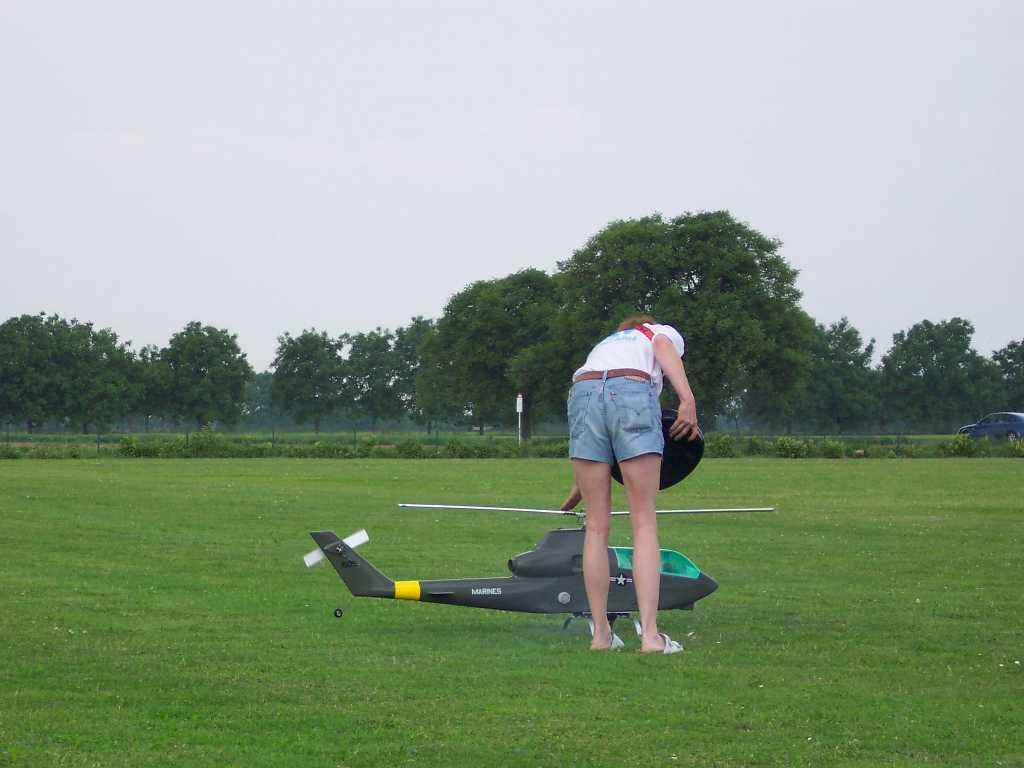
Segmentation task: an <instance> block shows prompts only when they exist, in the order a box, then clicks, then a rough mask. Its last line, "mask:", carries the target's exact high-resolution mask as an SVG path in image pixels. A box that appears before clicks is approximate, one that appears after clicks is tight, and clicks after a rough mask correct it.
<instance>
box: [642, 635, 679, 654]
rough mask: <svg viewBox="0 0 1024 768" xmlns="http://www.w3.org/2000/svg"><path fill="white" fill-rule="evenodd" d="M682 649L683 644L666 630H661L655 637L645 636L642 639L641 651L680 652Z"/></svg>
mask: <svg viewBox="0 0 1024 768" xmlns="http://www.w3.org/2000/svg"><path fill="white" fill-rule="evenodd" d="M681 650H683V646H682V644H681V643H678V642H676V641H675V640H673V639H672V638H671V637H669V636H668V635H666V634H665V633H664V632H659V633H658V634H656V635H655V636H654V638H653V639H651V638H647V637H644V638H643V639H642V640H641V641H640V653H679V652H680V651H681Z"/></svg>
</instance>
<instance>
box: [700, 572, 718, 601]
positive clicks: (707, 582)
mask: <svg viewBox="0 0 1024 768" xmlns="http://www.w3.org/2000/svg"><path fill="white" fill-rule="evenodd" d="M697 585H698V587H699V588H700V590H701V597H707V596H708V595H710V594H711V593H712V592H714V591H715V590H716V589H718V582H717V581H715V580H714V579H712V578H711V577H710V576H708V575H707V574H706V573H702V574H701V575H700V578H699V579H697Z"/></svg>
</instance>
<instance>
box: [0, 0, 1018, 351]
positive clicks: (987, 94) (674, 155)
mask: <svg viewBox="0 0 1024 768" xmlns="http://www.w3.org/2000/svg"><path fill="white" fill-rule="evenodd" d="M1022 40H1024V3H1020V2H992V1H988V2H986V1H985V0H981V1H980V2H894V1H893V0H888V1H887V2H866V1H864V2H844V3H840V2H821V3H811V2H792V1H791V0H786V1H781V0H780V1H779V2H753V1H752V2H749V3H723V2H711V3H708V2H702V3H695V2H664V3H645V2H622V3H615V4H608V3H598V2H553V1H550V0H549V1H548V2H536V3H530V2H523V0H516V2H505V3H485V2H473V3H429V4H428V3H387V2H368V3H364V4H356V3H341V2H338V3H327V2H322V3H314V2H308V3H302V2H295V3H284V2H281V3H274V2H265V1H262V0H255V1H254V0H246V1H245V2H215V1H213V0H204V1H203V2H183V1H182V0H175V2H170V1H167V2H146V1H145V0H133V1H131V2H127V1H126V2H89V1H88V0H76V1H74V2H46V0H24V1H22V0H4V1H3V2H2V3H0V93H2V102H0V266H2V270H0V275H2V276H0V281H2V282H0V285H2V288H0V321H2V320H3V319H6V318H7V317H10V316H12V315H17V314H21V313H25V312H28V313H35V312H39V311H46V312H48V313H57V314H60V315H62V316H65V317H77V318H78V319H80V320H88V321H92V322H94V323H95V324H96V325H97V326H100V327H110V328H112V329H113V330H115V331H116V332H117V333H118V334H119V335H120V336H121V337H122V338H126V339H131V340H133V341H134V343H135V345H136V346H141V345H143V344H158V345H164V344H166V343H167V340H168V339H169V337H170V336H171V334H172V333H174V332H176V331H178V330H180V329H181V328H182V327H183V326H184V325H185V323H186V322H188V321H190V320H200V321H202V322H203V323H204V324H209V325H215V326H217V327H222V328H227V329H229V330H231V331H232V332H234V333H237V334H238V340H239V344H240V345H241V347H242V349H243V350H244V351H245V352H246V353H247V354H248V357H249V360H250V362H251V363H252V364H253V365H254V367H256V369H257V370H263V369H265V368H266V367H267V366H268V365H269V363H270V361H271V360H272V359H273V356H274V350H275V348H276V344H277V341H276V339H277V337H278V336H279V335H280V334H281V333H283V332H284V331H290V332H292V333H293V334H294V333H299V332H301V331H302V330H303V329H304V328H310V327H316V328H317V329H320V330H327V331H328V332H330V333H331V334H336V333H340V332H343V331H363V330H370V329H372V328H374V327H375V326H378V325H379V326H384V327H390V328H394V327H396V326H399V325H404V324H406V323H407V322H408V320H409V319H410V318H411V317H412V316H414V315H424V316H426V317H433V318H436V317H438V316H440V314H441V311H442V309H443V307H444V304H445V303H446V301H447V300H448V298H449V297H450V296H451V295H452V294H454V293H456V292H458V291H459V290H461V289H462V288H464V287H465V286H466V285H468V284H469V283H470V282H472V281H474V280H480V279H490V278H495V277H502V276H505V275H508V274H510V273H512V272H514V271H516V270H519V269H523V268H525V267H537V268H540V269H544V270H547V271H549V272H552V271H554V269H555V268H556V262H557V261H559V260H562V259H566V258H568V257H569V256H571V255H572V252H573V250H574V249H576V248H579V247H581V246H582V245H583V244H584V243H585V242H586V240H587V239H588V238H589V237H590V236H591V235H593V234H594V233H596V232H597V231H599V230H600V229H602V228H603V227H604V226H605V225H606V224H607V223H608V222H610V221H612V220H615V219H623V218H634V217H640V216H644V215H647V214H650V213H653V212H661V213H663V214H665V215H666V216H674V215H677V214H680V213H683V212H685V211H700V210H716V209H721V208H725V209H728V210H729V211H731V212H732V214H733V215H734V216H735V217H736V218H738V219H740V220H742V221H745V222H747V223H748V224H750V225H751V226H752V227H754V228H755V229H757V230H759V231H761V232H763V233H764V234H766V235H770V236H773V237H777V238H779V239H780V240H782V241H783V243H784V245H783V248H782V253H783V255H784V256H785V257H786V259H787V260H788V261H789V262H790V263H791V264H792V265H793V266H795V267H796V268H798V269H799V270H800V278H799V281H798V285H799V287H800V288H801V290H802V291H803V294H804V298H803V307H804V309H805V310H806V311H807V312H808V313H810V315H811V316H812V317H814V318H815V319H816V320H817V321H819V322H823V323H830V322H833V321H835V320H838V319H839V318H840V317H842V316H843V315H845V316H847V317H849V318H850V320H851V322H852V323H853V324H854V325H855V326H856V327H857V328H858V329H859V330H860V331H861V332H862V333H863V334H864V335H865V337H871V336H874V337H875V338H876V339H877V340H878V347H879V352H884V351H885V350H887V349H888V348H889V346H890V345H891V342H892V334H893V333H895V332H896V331H900V330H905V329H908V328H909V327H910V326H911V325H912V324H913V323H915V322H918V321H920V320H923V319H930V320H933V321H939V320H944V319H948V318H950V317H953V316H960V317H965V318H968V319H969V320H971V321H972V322H973V323H974V325H975V327H976V329H977V332H976V334H975V337H974V344H975V348H976V349H977V350H978V351H979V352H982V353H983V354H990V353H991V352H992V351H993V350H994V349H998V348H1000V347H1003V346H1005V345H1006V344H1007V343H1008V342H1010V341H1012V340H1020V339H1022V338H1024V312H1022V307H1021V305H1022V301H1024V268H1022V261H1024V258H1022V256H1024V254H1022V252H1021V246H1020V239H1019V235H1018V233H1017V232H1016V230H1015V227H1016V226H1017V225H1018V224H1019V223H1020V221H1021V219H1022V214H1024V197H1022V191H1024V190H1022V171H1024V162H1022V157H1024V151H1022V140H1021V137H1022V136H1024V120H1022V111H1024V89H1022V80H1024V76H1022V73H1024V53H1022V50H1024V45H1022ZM673 320H676V321H677V324H678V325H679V326H680V327H681V329H682V330H683V331H684V332H685V330H686V321H685V318H678V319H675V318H673Z"/></svg>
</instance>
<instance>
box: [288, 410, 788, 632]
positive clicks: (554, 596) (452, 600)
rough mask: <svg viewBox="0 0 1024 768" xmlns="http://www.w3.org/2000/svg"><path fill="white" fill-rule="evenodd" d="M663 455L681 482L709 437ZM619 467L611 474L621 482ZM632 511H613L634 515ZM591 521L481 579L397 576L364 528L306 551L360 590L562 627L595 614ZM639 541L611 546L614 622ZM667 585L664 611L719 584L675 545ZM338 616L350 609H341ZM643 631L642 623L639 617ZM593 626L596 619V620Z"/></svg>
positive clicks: (630, 598) (623, 605)
mask: <svg viewBox="0 0 1024 768" xmlns="http://www.w3.org/2000/svg"><path fill="white" fill-rule="evenodd" d="M674 418H675V413H673V412H670V411H669V412H665V413H664V414H663V426H664V428H665V429H666V430H667V425H668V424H671V422H672V420H674ZM665 448H666V450H665V454H664V455H663V464H662V480H661V487H662V488H665V487H668V486H669V485H674V484H675V483H677V482H679V481H680V480H682V479H683V478H685V477H686V476H687V475H689V474H690V472H692V471H693V469H694V468H695V467H696V466H697V464H698V463H699V461H700V459H701V457H702V456H703V451H704V441H703V436H700V435H698V438H697V439H696V440H693V441H688V442H684V441H678V442H676V441H669V440H667V441H666V446H665ZM617 469H618V467H617V466H615V467H613V470H612V475H613V477H616V479H619V481H620V482H621V479H620V478H621V475H620V474H619V473H618V472H617ZM399 507H404V508H421V509H464V510H485V511H495V512H528V513H539V514H549V515H563V516H565V515H569V516H575V517H576V518H577V519H578V520H579V521H580V522H581V523H582V521H583V519H584V517H585V513H584V512H576V511H571V510H570V511H563V510H548V509H533V508H523V507H478V506H468V505H445V504H399ZM772 510H773V508H772V507H742V508H719V509H667V510H659V511H658V514H660V515H668V514H711V513H732V512H770V511H772ZM627 514H629V513H628V512H612V515H627ZM584 531H585V526H583V525H581V526H580V527H578V528H558V529H556V530H553V531H550V532H549V533H548V534H547V535H545V536H544V538H543V539H542V540H541V541H540V543H539V544H537V546H536V547H534V548H533V549H531V550H528V551H526V552H523V553H521V554H518V555H516V556H514V557H512V558H511V559H509V561H508V569H509V571H510V572H511V575H510V576H494V577H485V578H477V579H441V580H431V581H421V580H408V581H394V580H392V579H390V578H388V577H387V576H385V575H384V574H383V573H381V572H380V571H379V570H377V568H375V567H374V566H373V564H372V563H370V562H369V561H368V560H366V559H365V558H363V557H362V556H361V555H359V554H358V553H357V552H356V548H357V547H359V546H360V545H362V544H365V543H366V542H367V541H369V536H368V535H367V533H366V531H365V530H361V531H357V532H356V533H354V534H352V535H351V536H348V537H347V538H344V539H342V538H340V537H339V536H338V535H337V534H336V533H334V532H333V531H314V532H311V533H310V535H311V536H312V537H313V540H314V541H315V542H316V544H317V549H314V550H313V551H312V552H310V553H308V554H307V555H306V556H305V558H304V559H305V563H306V565H307V566H308V567H312V566H313V565H316V564H317V563H318V562H320V561H322V560H324V559H327V560H328V561H330V563H331V565H333V566H334V569H335V570H336V571H337V573H338V575H339V576H340V577H341V579H342V581H344V582H345V586H347V587H348V589H349V591H350V592H351V593H352V594H353V596H356V597H379V598H390V599H395V600H418V601H421V602H428V603H444V604H448V605H462V606H467V607H471V608H490V609H495V610H504V611H519V612H526V613H554V614H569V616H568V618H566V620H565V622H564V624H563V627H566V626H568V624H569V622H571V621H572V619H573V618H586V617H588V616H589V615H590V612H589V606H588V603H587V596H586V591H585V589H584V586H583V536H584ZM632 557H633V549H632V547H609V548H608V572H609V580H610V582H611V583H610V584H609V590H608V618H609V620H610V621H612V622H614V621H615V619H616V618H618V617H620V616H629V615H630V614H631V613H633V612H635V611H636V610H637V602H636V592H635V591H634V589H633V570H632ZM660 570H661V590H660V599H659V602H658V610H660V611H661V610H677V609H682V610H692V609H693V606H694V603H696V602H697V601H698V600H700V599H702V598H704V597H707V596H708V595H710V594H711V593H712V592H714V591H715V590H716V589H717V588H718V582H716V581H715V580H714V579H713V578H712V577H711V576H709V575H708V574H706V573H703V572H702V571H701V570H700V569H699V568H698V567H697V566H696V565H695V564H694V563H693V561H692V560H690V559H689V558H688V557H686V555H683V554H682V553H680V552H676V551H675V550H672V549H662V550H661V568H660ZM334 615H335V616H337V617H338V618H340V617H341V616H342V615H343V611H342V609H341V608H338V609H336V610H335V612H334ZM633 623H634V625H635V627H636V630H637V633H638V634H639V633H640V625H639V622H638V621H637V620H636V619H633ZM591 629H593V626H592V625H591Z"/></svg>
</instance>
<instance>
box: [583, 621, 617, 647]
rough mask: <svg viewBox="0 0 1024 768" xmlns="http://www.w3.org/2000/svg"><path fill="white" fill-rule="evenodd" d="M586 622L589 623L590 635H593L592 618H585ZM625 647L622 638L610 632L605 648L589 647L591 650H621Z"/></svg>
mask: <svg viewBox="0 0 1024 768" xmlns="http://www.w3.org/2000/svg"><path fill="white" fill-rule="evenodd" d="M587 623H588V624H590V636H591V637H593V636H594V620H593V619H587ZM625 647H626V644H625V643H624V642H622V638H621V637H619V636H618V635H616V634H615V633H614V632H612V639H611V640H610V641H609V642H608V647H607V648H591V649H590V650H592V651H621V650H622V649H623V648H625Z"/></svg>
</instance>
